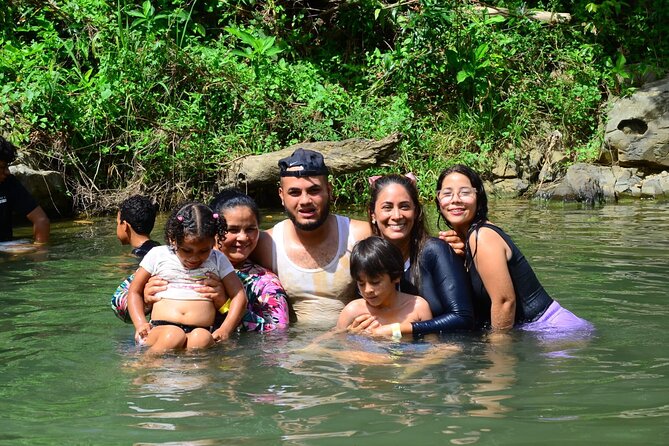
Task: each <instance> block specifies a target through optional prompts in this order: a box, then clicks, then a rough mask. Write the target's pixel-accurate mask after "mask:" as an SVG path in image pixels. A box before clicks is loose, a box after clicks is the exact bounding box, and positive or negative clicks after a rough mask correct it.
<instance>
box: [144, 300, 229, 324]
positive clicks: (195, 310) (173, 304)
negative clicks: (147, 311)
mask: <svg viewBox="0 0 669 446" xmlns="http://www.w3.org/2000/svg"><path fill="white" fill-rule="evenodd" d="M215 316H216V311H215V309H214V304H213V302H211V301H209V300H173V299H163V300H160V301H158V302H156V303H155V304H153V310H152V311H151V319H153V320H162V321H169V322H176V323H179V324H184V325H194V326H197V327H209V326H211V325H212V324H213V323H214V317H215Z"/></svg>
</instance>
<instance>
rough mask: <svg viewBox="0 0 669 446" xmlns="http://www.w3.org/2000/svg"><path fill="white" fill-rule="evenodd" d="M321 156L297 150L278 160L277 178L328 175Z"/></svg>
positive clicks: (316, 153) (311, 151) (328, 172)
mask: <svg viewBox="0 0 669 446" xmlns="http://www.w3.org/2000/svg"><path fill="white" fill-rule="evenodd" d="M329 174H330V170H329V169H328V166H326V165H325V160H324V159H323V155H322V154H320V153H318V152H315V151H313V150H309V149H297V150H296V151H294V152H293V154H292V155H290V156H289V157H286V158H282V159H280V160H279V176H282V177H315V176H320V175H326V176H327V175H329Z"/></svg>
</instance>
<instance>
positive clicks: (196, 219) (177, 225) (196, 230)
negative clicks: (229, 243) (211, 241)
mask: <svg viewBox="0 0 669 446" xmlns="http://www.w3.org/2000/svg"><path fill="white" fill-rule="evenodd" d="M227 229H228V225H227V224H226V222H225V218H224V217H223V216H222V215H218V214H216V213H214V212H213V211H212V210H211V208H210V207H209V206H207V205H204V204H202V203H198V202H195V201H191V202H188V203H185V204H182V205H181V206H179V207H178V208H176V209H175V210H174V211H172V214H171V215H170V217H169V218H168V219H167V223H165V241H166V242H167V244H169V245H171V244H172V243H175V244H176V245H177V246H179V245H181V244H183V242H184V239H185V238H186V237H187V236H189V237H195V238H197V239H205V238H210V237H211V238H215V237H216V236H217V235H218V240H219V243H220V240H223V239H224V238H225V233H226V232H227Z"/></svg>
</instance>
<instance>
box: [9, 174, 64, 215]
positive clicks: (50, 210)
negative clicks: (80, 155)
mask: <svg viewBox="0 0 669 446" xmlns="http://www.w3.org/2000/svg"><path fill="white" fill-rule="evenodd" d="M9 171H10V172H11V173H12V174H13V175H14V176H16V178H17V179H18V180H19V181H20V182H21V184H23V185H24V186H25V188H26V189H28V191H30V193H31V194H32V196H33V197H35V200H37V202H38V203H39V205H40V206H41V207H42V209H44V211H45V212H46V213H47V215H48V216H49V217H51V218H54V217H66V216H70V215H72V198H71V197H70V195H69V194H68V193H67V188H66V187H65V180H64V179H63V176H62V175H61V174H60V173H58V172H55V171H53V170H44V171H38V170H33V169H31V168H29V167H28V166H25V165H23V164H18V165H16V166H11V167H10V168H9Z"/></svg>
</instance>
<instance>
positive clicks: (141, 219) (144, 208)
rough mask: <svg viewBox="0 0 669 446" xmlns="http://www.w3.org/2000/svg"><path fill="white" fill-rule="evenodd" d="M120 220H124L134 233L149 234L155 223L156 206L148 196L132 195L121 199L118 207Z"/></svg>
mask: <svg viewBox="0 0 669 446" xmlns="http://www.w3.org/2000/svg"><path fill="white" fill-rule="evenodd" d="M119 212H120V218H121V221H125V222H126V223H128V224H129V225H130V227H131V228H132V229H133V231H135V232H136V233H138V234H140V235H145V236H147V237H148V236H149V234H151V231H153V226H154V225H155V223H156V213H157V212H158V206H157V205H156V204H155V203H154V202H153V200H151V199H150V198H149V197H145V196H143V195H133V196H132V197H130V198H127V199H125V200H123V202H122V203H121V206H120V207H119Z"/></svg>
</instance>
